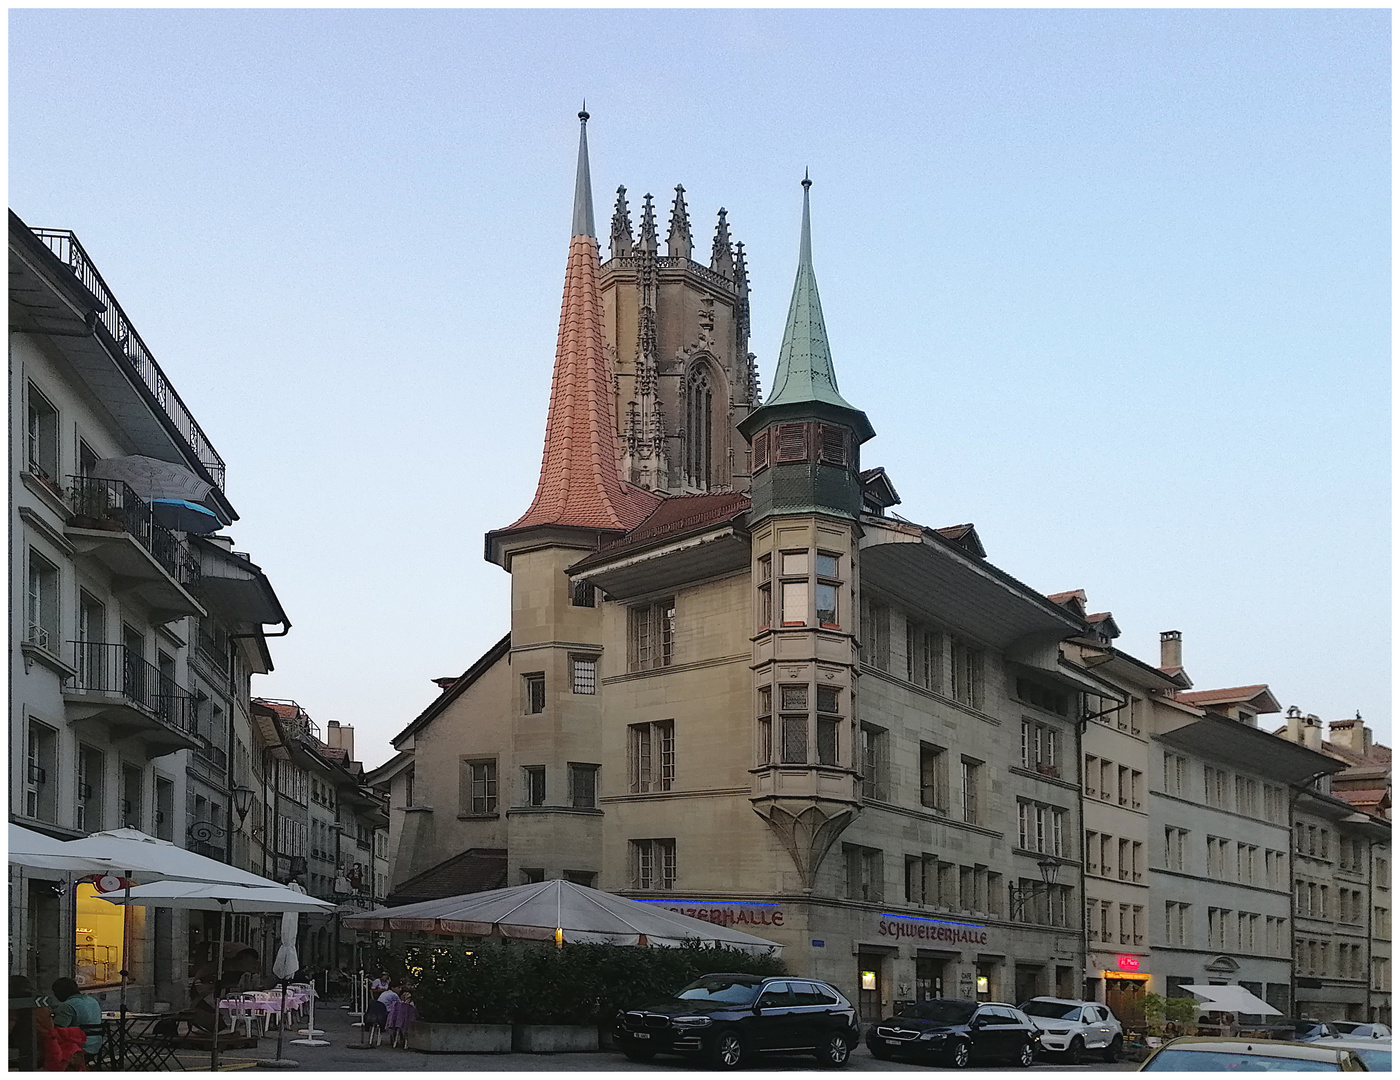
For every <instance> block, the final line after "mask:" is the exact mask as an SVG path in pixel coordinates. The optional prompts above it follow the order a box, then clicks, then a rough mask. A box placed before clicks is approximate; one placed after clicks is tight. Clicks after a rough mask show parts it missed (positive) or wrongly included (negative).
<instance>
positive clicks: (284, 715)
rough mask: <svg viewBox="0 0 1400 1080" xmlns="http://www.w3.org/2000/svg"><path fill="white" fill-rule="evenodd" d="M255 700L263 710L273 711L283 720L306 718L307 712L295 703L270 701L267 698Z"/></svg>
mask: <svg viewBox="0 0 1400 1080" xmlns="http://www.w3.org/2000/svg"><path fill="white" fill-rule="evenodd" d="M253 700H254V701H255V702H256V703H257V704H259V705H261V706H262V707H263V708H265V709H271V710H272V711H273V712H275V713H276V714H277V715H278V716H279V717H280V718H281V719H283V720H297V719H305V718H306V710H304V709H303V708H302V707H301V706H300V705H298V704H297V703H296V702H295V701H269V700H268V699H267V698H254V699H253Z"/></svg>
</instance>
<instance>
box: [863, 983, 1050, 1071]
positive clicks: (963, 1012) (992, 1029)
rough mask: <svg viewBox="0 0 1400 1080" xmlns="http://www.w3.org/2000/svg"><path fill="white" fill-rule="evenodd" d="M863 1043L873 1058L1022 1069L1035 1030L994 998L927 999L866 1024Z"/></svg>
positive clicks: (1035, 1044)
mask: <svg viewBox="0 0 1400 1080" xmlns="http://www.w3.org/2000/svg"><path fill="white" fill-rule="evenodd" d="M865 1045H866V1046H868V1047H870V1052H871V1053H872V1054H874V1055H875V1056H876V1057H877V1058H881V1059H882V1060H888V1059H890V1058H892V1057H896V1056H898V1057H905V1058H914V1059H917V1060H922V1061H930V1060H932V1061H937V1062H939V1063H940V1064H944V1065H951V1066H953V1068H955V1069H965V1068H967V1066H968V1065H969V1064H971V1063H972V1062H974V1061H1003V1062H1009V1063H1010V1064H1013V1065H1019V1066H1021V1068H1023V1069H1024V1068H1028V1067H1029V1066H1030V1064H1031V1062H1032V1061H1034V1060H1035V1054H1036V1050H1037V1049H1038V1048H1039V1046H1040V1033H1039V1031H1037V1030H1036V1027H1035V1025H1034V1024H1032V1023H1031V1022H1030V1019H1029V1017H1027V1016H1026V1015H1025V1014H1024V1013H1023V1012H1021V1010H1020V1009H1018V1008H1016V1007H1015V1006H1014V1005H1006V1004H1003V1003H1001V1002H997V1001H984V1002H977V1001H961V1000H958V999H957V998H930V999H929V1000H928V1001H921V1002H919V1003H918V1004H917V1005H911V1006H909V1007H908V1008H907V1009H905V1010H904V1012H902V1013H900V1014H898V1015H896V1016H891V1017H890V1018H889V1019H887V1020H881V1021H880V1022H879V1023H878V1024H873V1025H871V1027H870V1029H869V1030H868V1031H867V1032H866V1034H865Z"/></svg>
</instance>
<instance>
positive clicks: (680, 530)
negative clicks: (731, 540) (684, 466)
mask: <svg viewBox="0 0 1400 1080" xmlns="http://www.w3.org/2000/svg"><path fill="white" fill-rule="evenodd" d="M749 506H750V501H749V497H748V495H746V494H745V493H744V492H742V491H720V492H713V493H710V492H707V493H704V494H698V495H672V496H670V497H668V498H665V499H663V500H661V505H660V506H658V507H657V508H656V509H655V510H653V511H652V512H651V513H650V514H648V515H647V517H646V519H645V520H644V521H643V522H642V523H641V524H640V525H638V526H637V527H636V528H635V529H633V530H632V531H631V532H629V533H627V535H625V536H622V537H619V538H618V539H616V540H614V541H613V542H612V543H610V544H607V545H605V546H604V547H603V548H601V549H600V550H599V551H598V552H596V553H595V554H593V555H590V556H588V557H587V558H586V559H583V560H580V562H579V563H577V564H575V567H574V568H582V569H586V568H587V567H589V566H592V565H593V564H595V563H600V562H606V561H607V560H608V559H610V558H613V557H614V556H616V555H619V554H621V553H622V552H624V551H630V550H632V549H634V548H640V547H645V546H646V545H647V544H650V543H654V542H656V541H661V540H667V539H670V538H671V537H675V536H683V535H685V534H686V533H690V532H694V531H696V530H697V529H704V528H706V527H707V526H712V525H718V524H721V523H724V522H729V521H733V520H734V519H735V518H737V517H739V516H740V515H742V514H744V513H747V512H748V509H749ZM571 569H573V568H571Z"/></svg>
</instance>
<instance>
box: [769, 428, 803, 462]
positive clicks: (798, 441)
mask: <svg viewBox="0 0 1400 1080" xmlns="http://www.w3.org/2000/svg"><path fill="white" fill-rule="evenodd" d="M807 428H808V425H807V424H779V425H778V428H777V431H776V432H775V433H774V440H773V441H774V443H775V444H776V445H775V450H776V453H775V454H774V455H773V456H774V457H775V458H776V459H777V461H778V462H788V461H807V460H808V459H809V456H810V455H809V454H808V450H807Z"/></svg>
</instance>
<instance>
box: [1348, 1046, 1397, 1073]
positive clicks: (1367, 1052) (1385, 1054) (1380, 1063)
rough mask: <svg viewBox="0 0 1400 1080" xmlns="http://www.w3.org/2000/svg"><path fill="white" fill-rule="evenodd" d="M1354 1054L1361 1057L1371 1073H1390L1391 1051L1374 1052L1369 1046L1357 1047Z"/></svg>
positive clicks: (1354, 1048) (1353, 1050)
mask: <svg viewBox="0 0 1400 1080" xmlns="http://www.w3.org/2000/svg"><path fill="white" fill-rule="evenodd" d="M1352 1053H1353V1054H1355V1055H1356V1056H1357V1057H1359V1058H1360V1059H1361V1061H1362V1064H1364V1065H1365V1066H1366V1068H1367V1069H1369V1070H1370V1071H1371V1072H1390V1051H1389V1050H1372V1049H1371V1048H1370V1047H1369V1046H1357V1047H1353V1048H1352Z"/></svg>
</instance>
